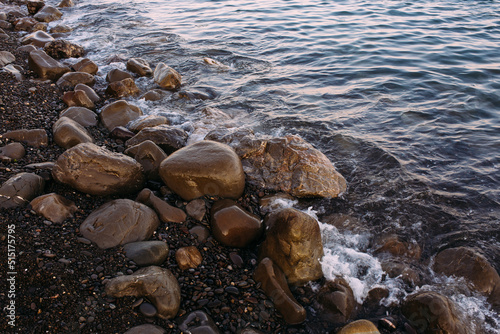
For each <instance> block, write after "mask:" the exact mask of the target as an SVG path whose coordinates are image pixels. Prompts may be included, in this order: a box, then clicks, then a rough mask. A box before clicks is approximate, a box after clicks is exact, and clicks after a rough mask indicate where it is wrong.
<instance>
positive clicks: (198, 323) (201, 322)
mask: <svg viewBox="0 0 500 334" xmlns="http://www.w3.org/2000/svg"><path fill="white" fill-rule="evenodd" d="M179 329H180V330H181V331H183V332H184V333H193V334H220V331H219V329H218V328H217V326H216V325H215V323H214V322H213V320H212V318H210V316H209V315H208V314H206V313H205V312H203V311H194V312H191V313H189V314H188V315H187V316H185V317H184V319H183V320H182V322H181V323H180V325H179Z"/></svg>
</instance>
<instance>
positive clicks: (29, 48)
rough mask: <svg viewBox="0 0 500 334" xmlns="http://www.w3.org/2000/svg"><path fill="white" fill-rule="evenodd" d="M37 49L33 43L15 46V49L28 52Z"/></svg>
mask: <svg viewBox="0 0 500 334" xmlns="http://www.w3.org/2000/svg"><path fill="white" fill-rule="evenodd" d="M36 50H38V49H37V48H36V46H34V45H23V46H20V47H18V48H17V51H20V52H26V53H30V52H31V51H36Z"/></svg>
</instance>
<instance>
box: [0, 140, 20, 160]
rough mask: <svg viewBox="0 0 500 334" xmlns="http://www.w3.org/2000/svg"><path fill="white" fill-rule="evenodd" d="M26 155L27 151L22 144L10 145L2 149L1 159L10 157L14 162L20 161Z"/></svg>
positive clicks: (0, 149)
mask: <svg viewBox="0 0 500 334" xmlns="http://www.w3.org/2000/svg"><path fill="white" fill-rule="evenodd" d="M25 155H26V150H25V149H24V146H23V145H22V144H21V143H10V144H7V145H5V146H3V147H0V157H1V156H4V157H9V158H11V159H13V160H19V159H21V158H23V157H24V156H25Z"/></svg>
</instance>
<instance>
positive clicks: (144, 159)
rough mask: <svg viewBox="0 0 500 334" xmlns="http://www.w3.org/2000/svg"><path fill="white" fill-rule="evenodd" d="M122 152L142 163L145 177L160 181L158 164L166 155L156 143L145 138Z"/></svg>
mask: <svg viewBox="0 0 500 334" xmlns="http://www.w3.org/2000/svg"><path fill="white" fill-rule="evenodd" d="M124 153H125V154H126V155H128V156H131V157H132V158H134V159H135V160H136V161H137V162H139V163H140V164H141V165H142V167H143V169H144V175H146V178H147V179H149V180H156V181H160V174H159V168H160V164H161V162H162V161H163V160H165V159H166V158H167V155H166V154H165V152H163V150H162V149H161V148H160V147H159V146H158V145H156V144H155V143H153V142H152V141H151V140H146V141H143V142H142V143H140V144H137V145H135V146H131V147H129V148H127V149H126V150H125V152H124Z"/></svg>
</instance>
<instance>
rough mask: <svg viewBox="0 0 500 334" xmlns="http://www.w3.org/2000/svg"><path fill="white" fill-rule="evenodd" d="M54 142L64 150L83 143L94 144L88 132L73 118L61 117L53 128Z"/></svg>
mask: <svg viewBox="0 0 500 334" xmlns="http://www.w3.org/2000/svg"><path fill="white" fill-rule="evenodd" d="M52 132H53V133H54V141H55V142H56V144H57V145H59V146H61V147H62V148H66V149H67V148H70V147H73V146H76V145H78V144H81V143H93V142H94V139H93V138H92V137H91V136H90V134H89V133H88V131H87V130H86V129H85V128H84V127H83V126H82V125H80V123H77V122H75V121H74V120H72V119H71V118H68V117H61V118H59V119H58V120H57V122H55V123H54V126H53V128H52Z"/></svg>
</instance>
